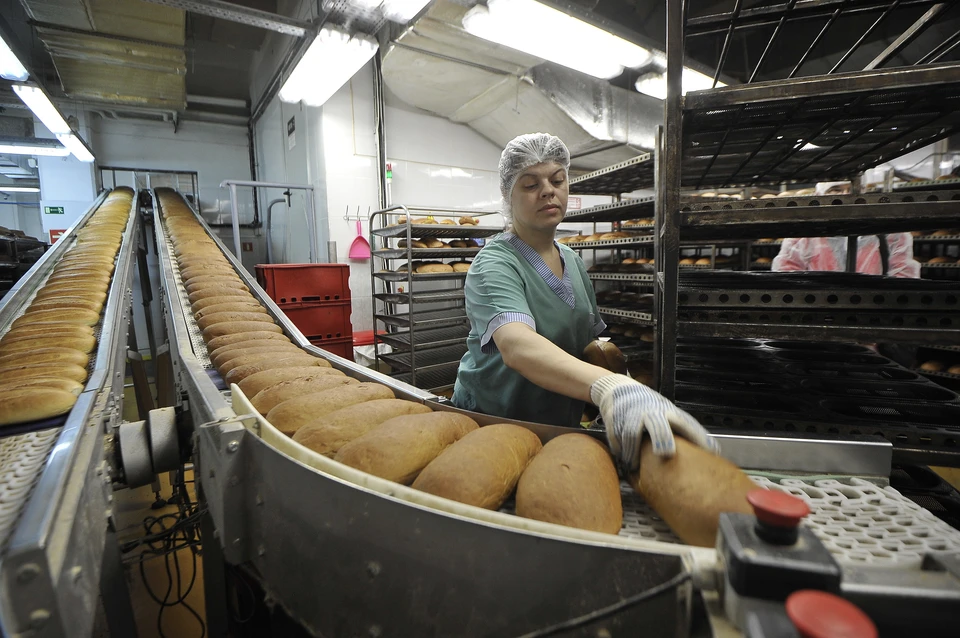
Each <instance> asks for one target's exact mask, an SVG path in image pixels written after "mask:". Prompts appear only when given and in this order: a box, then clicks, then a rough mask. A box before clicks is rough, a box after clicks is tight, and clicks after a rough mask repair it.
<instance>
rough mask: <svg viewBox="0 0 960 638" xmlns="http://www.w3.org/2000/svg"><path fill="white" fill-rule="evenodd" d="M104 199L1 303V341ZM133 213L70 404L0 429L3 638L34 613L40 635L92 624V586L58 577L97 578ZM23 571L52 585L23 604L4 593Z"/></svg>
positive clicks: (123, 345)
mask: <svg viewBox="0 0 960 638" xmlns="http://www.w3.org/2000/svg"><path fill="white" fill-rule="evenodd" d="M107 195H108V193H107V192H104V193H102V194H101V196H100V197H99V198H98V199H97V200H96V201H95V202H94V204H93V205H92V206H91V208H90V209H89V210H88V212H87V213H86V214H85V215H84V216H83V217H82V218H81V219H80V220H79V221H78V222H77V223H76V224H74V226H73V227H71V228H70V229H69V230H68V231H67V232H66V233H64V234H63V235H62V236H61V238H60V240H59V241H58V242H57V243H56V244H55V245H54V246H53V247H52V248H51V250H49V251H48V252H47V253H46V254H45V255H44V256H43V257H42V258H41V259H40V260H39V261H38V262H37V263H35V264H34V266H33V267H32V268H31V269H30V271H29V272H28V273H27V274H26V275H25V276H24V277H23V278H21V279H20V281H19V282H18V283H17V285H16V286H15V287H14V288H13V289H12V290H11V291H10V292H9V293H8V294H7V296H6V297H5V298H4V300H3V302H0V325H2V326H4V328H3V331H4V332H6V330H7V327H8V326H9V325H10V323H11V322H12V321H13V319H15V318H16V317H18V316H21V315H22V314H23V312H24V310H25V309H26V308H27V307H28V305H29V303H30V302H31V301H32V300H33V298H34V296H35V295H36V293H37V291H38V290H39V289H40V288H41V287H42V285H43V283H44V282H45V281H46V280H47V278H48V277H49V276H50V274H51V273H52V271H53V268H54V267H55V266H56V263H57V262H58V261H59V260H60V259H61V258H62V257H63V256H64V254H65V253H66V252H67V251H68V250H69V249H70V248H71V247H72V246H73V245H74V244H75V240H76V234H77V232H78V231H79V230H81V229H82V228H83V227H84V226H85V224H86V223H87V222H88V221H89V219H90V218H91V217H92V215H93V214H94V213H95V211H96V210H97V208H99V206H100V205H101V204H102V203H103V202H104V200H105V199H106V197H107ZM136 204H137V198H136V195H135V194H134V197H133V200H132V202H131V204H130V209H129V215H128V217H127V223H126V227H125V229H124V232H123V234H122V236H121V246H120V249H119V251H118V252H117V255H116V259H115V261H114V270H113V273H112V278H111V281H110V286H109V288H108V290H107V298H106V302H105V304H104V307H103V310H102V312H101V316H100V321H99V322H98V324H97V325H96V326H95V327H94V331H95V336H96V338H97V346H96V349H95V350H94V351H93V352H92V353H91V354H90V363H89V365H88V369H87V371H88V376H87V380H86V382H85V384H84V390H83V392H82V393H81V394H80V395H79V397H78V399H77V402H76V404H75V405H74V406H73V408H72V409H71V411H70V412H69V413H68V414H66V415H64V416H62V417H58V418H54V419H48V420H45V421H40V422H34V423H30V424H23V425H20V426H7V427H4V428H3V430H2V434H0V592H2V593H3V603H4V604H0V626H2V627H3V628H4V629H7V630H10V631H14V632H17V633H19V632H20V631H21V630H24V629H25V628H26V627H28V626H30V625H31V623H32V618H33V616H32V614H33V613H34V612H35V610H36V609H38V608H45V609H48V610H50V611H49V614H50V616H51V617H52V618H53V619H54V620H55V622H51V623H50V625H49V626H48V627H47V630H48V631H51V632H55V633H56V632H60V633H61V634H62V635H68V634H69V632H70V630H69V629H67V628H66V627H65V626H64V621H63V618H64V617H65V614H67V615H69V617H70V618H71V622H78V623H80V625H81V626H87V625H88V624H92V622H93V611H94V610H93V608H92V607H91V606H90V605H89V604H88V602H89V601H90V600H95V599H96V596H97V589H98V586H99V582H98V581H97V579H92V580H90V581H89V582H88V581H87V580H81V579H71V578H68V577H67V575H66V571H67V570H71V571H72V572H80V571H83V572H84V573H89V574H96V573H98V570H99V569H100V567H101V560H102V556H103V549H104V544H103V543H104V539H105V534H106V519H107V513H106V511H107V503H106V495H105V494H104V489H103V478H100V477H98V478H96V480H94V478H93V477H94V476H95V472H96V470H97V468H98V467H99V468H100V472H101V474H103V473H104V470H103V467H102V466H101V463H102V461H103V459H104V452H105V447H106V445H105V437H106V435H107V433H108V429H109V427H110V426H112V425H113V424H114V423H115V422H116V420H117V419H118V418H119V411H120V406H121V405H122V393H123V373H122V370H123V369H124V365H125V362H126V352H127V340H126V336H127V325H128V322H129V318H130V295H129V289H130V287H131V283H132V278H133V264H134V247H135V244H136V237H137V229H138V225H139V218H138V216H137V215H136V214H135V213H136ZM11 432H18V433H16V434H12V435H11ZM100 522H102V523H103V524H102V525H100V524H98V523H100ZM26 564H30V570H31V573H32V574H35V575H36V577H37V580H38V583H43V582H49V583H51V585H50V586H49V587H44V588H42V589H41V590H34V591H33V593H32V594H29V595H30V596H31V598H30V600H29V602H27V601H25V600H24V599H23V598H22V596H21V595H20V594H19V593H18V592H11V591H9V590H8V589H6V588H5V585H6V584H7V583H11V582H15V581H14V575H15V574H18V573H20V572H19V570H20V569H21V568H23V566H24V565H26ZM61 585H63V586H61ZM67 585H69V586H67ZM25 593H26V592H25ZM51 635H55V634H51Z"/></svg>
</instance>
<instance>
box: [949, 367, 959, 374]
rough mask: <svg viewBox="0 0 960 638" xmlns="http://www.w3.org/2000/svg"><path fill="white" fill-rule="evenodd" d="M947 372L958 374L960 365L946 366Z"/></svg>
mask: <svg viewBox="0 0 960 638" xmlns="http://www.w3.org/2000/svg"><path fill="white" fill-rule="evenodd" d="M947 374H960V365H955V366H950V367H949V368H947Z"/></svg>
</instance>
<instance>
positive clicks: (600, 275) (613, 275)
mask: <svg viewBox="0 0 960 638" xmlns="http://www.w3.org/2000/svg"><path fill="white" fill-rule="evenodd" d="M587 276H588V277H589V278H590V280H591V281H622V282H626V283H648V284H653V274H645V273H618V272H591V273H587Z"/></svg>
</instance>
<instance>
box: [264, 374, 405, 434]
mask: <svg viewBox="0 0 960 638" xmlns="http://www.w3.org/2000/svg"><path fill="white" fill-rule="evenodd" d="M394 398H396V397H395V396H394V394H393V391H392V390H391V389H390V388H388V387H387V386H385V385H380V384H379V383H360V384H357V385H351V386H344V387H340V388H334V389H332V390H324V391H322V392H316V393H313V394H307V395H304V396H301V397H297V398H296V399H290V400H289V401H284V402H283V403H281V404H279V405H277V406H276V407H274V408H273V409H272V410H270V411H269V412H268V413H267V421H269V422H270V423H272V424H273V425H274V427H276V428H277V429H278V430H280V431H281V432H283V433H284V434H286V435H288V436H293V434H294V433H295V432H296V431H297V430H299V429H300V428H301V427H303V426H304V425H306V424H307V423H310V422H312V421H316V420H317V419H319V418H321V417H323V416H325V415H327V414H330V413H331V412H336V411H337V410H339V409H341V408H345V407H347V406H349V405H354V404H356V403H363V402H364V401H372V400H374V399H394Z"/></svg>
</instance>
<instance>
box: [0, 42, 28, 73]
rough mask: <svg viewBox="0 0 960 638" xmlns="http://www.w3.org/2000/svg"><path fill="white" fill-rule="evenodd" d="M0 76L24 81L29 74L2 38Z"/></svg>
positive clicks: (0, 45) (0, 43)
mask: <svg viewBox="0 0 960 638" xmlns="http://www.w3.org/2000/svg"><path fill="white" fill-rule="evenodd" d="M0 77H2V78H3V79H5V80H13V81H14V82H26V80H27V78H28V77H30V74H29V73H27V70H26V69H25V68H24V67H23V64H21V63H20V60H19V59H18V58H17V56H16V54H15V53H14V52H13V51H12V50H11V49H10V47H9V46H8V45H7V43H6V42H5V41H4V39H3V38H0Z"/></svg>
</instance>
